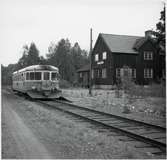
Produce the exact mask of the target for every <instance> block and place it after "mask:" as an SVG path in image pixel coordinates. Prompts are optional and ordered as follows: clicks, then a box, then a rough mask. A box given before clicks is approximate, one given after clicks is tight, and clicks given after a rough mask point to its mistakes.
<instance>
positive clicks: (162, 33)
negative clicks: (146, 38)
mask: <svg viewBox="0 0 167 160" xmlns="http://www.w3.org/2000/svg"><path fill="white" fill-rule="evenodd" d="M165 12H166V9H165V6H164V8H163V11H161V12H160V13H161V16H160V19H159V20H160V21H159V22H158V23H157V24H156V31H153V34H154V35H155V37H156V43H157V49H158V53H159V54H160V55H161V56H160V60H159V66H160V68H161V72H160V73H159V74H160V75H159V77H160V78H163V77H164V76H165V72H166V71H165V66H166V65H165V64H166V62H165V61H166V60H165V56H166V53H165V51H166V44H165V41H166V29H165V27H166V17H165Z"/></svg>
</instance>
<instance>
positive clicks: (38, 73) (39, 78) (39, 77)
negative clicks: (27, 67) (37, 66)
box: [35, 72, 41, 80]
mask: <svg viewBox="0 0 167 160" xmlns="http://www.w3.org/2000/svg"><path fill="white" fill-rule="evenodd" d="M35 80H41V72H35Z"/></svg>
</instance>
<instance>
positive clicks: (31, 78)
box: [30, 72, 35, 80]
mask: <svg viewBox="0 0 167 160" xmlns="http://www.w3.org/2000/svg"><path fill="white" fill-rule="evenodd" d="M34 79H35V74H34V72H30V80H34Z"/></svg>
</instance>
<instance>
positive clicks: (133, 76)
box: [132, 68, 136, 78]
mask: <svg viewBox="0 0 167 160" xmlns="http://www.w3.org/2000/svg"><path fill="white" fill-rule="evenodd" d="M132 78H136V69H135V68H132Z"/></svg>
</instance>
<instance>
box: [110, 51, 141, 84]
mask: <svg viewBox="0 0 167 160" xmlns="http://www.w3.org/2000/svg"><path fill="white" fill-rule="evenodd" d="M137 56H138V54H129V53H127V54H125V53H113V62H114V83H116V68H123V66H128V67H130V68H136V61H137Z"/></svg>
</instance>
